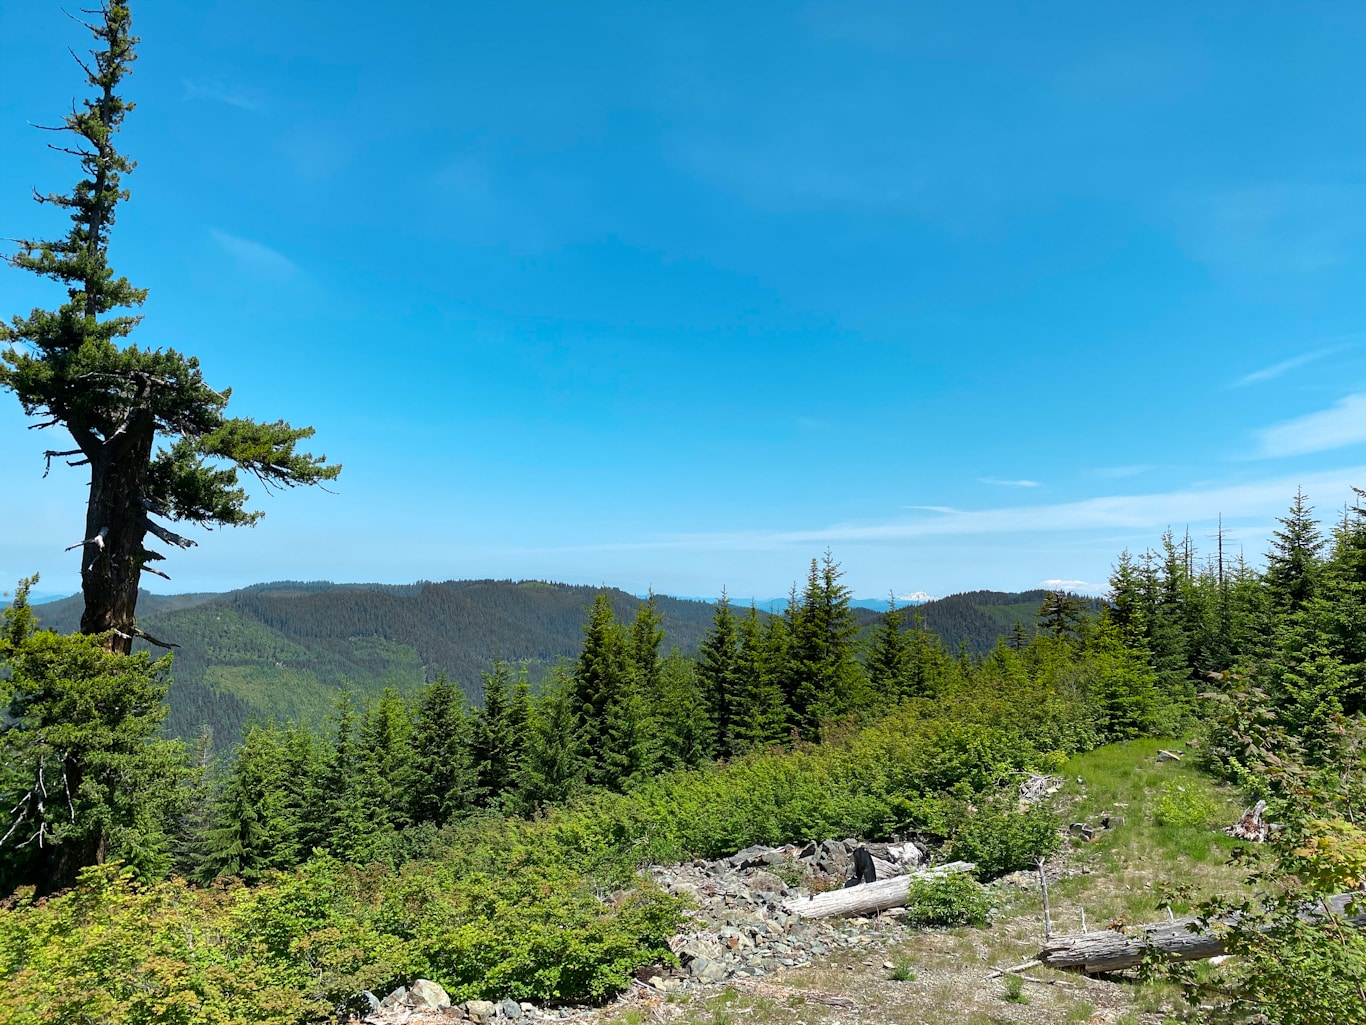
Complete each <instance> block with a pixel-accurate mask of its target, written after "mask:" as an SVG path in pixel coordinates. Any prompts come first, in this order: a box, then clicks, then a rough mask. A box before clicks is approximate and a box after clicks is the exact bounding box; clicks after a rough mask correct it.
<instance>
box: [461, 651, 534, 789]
mask: <svg viewBox="0 0 1366 1025" xmlns="http://www.w3.org/2000/svg"><path fill="white" fill-rule="evenodd" d="M521 676H522V678H521V679H519V680H518V682H517V683H516V684H513V682H512V668H511V667H510V666H509V665H508V664H507V663H506V662H502V661H498V662H495V663H494V664H493V669H492V671H491V672H487V673H485V674H484V705H483V707H482V708H480V709H479V711H477V712H475V714H474V721H473V723H472V724H471V729H470V761H471V762H472V764H473V766H474V778H475V794H476V795H477V796H476V800H477V801H478V802H479V803H480V804H481V805H483V806H484V807H487V808H498V807H501V806H502V803H503V797H504V795H505V794H506V793H508V792H509V791H510V790H512V789H513V788H514V787H515V786H516V783H517V776H518V773H519V771H520V769H521V763H522V756H523V751H524V749H525V746H526V720H527V718H528V716H529V713H530V708H529V691H528V689H527V687H526V680H525V673H523V674H521ZM519 695H520V696H519ZM519 720H520V721H519Z"/></svg>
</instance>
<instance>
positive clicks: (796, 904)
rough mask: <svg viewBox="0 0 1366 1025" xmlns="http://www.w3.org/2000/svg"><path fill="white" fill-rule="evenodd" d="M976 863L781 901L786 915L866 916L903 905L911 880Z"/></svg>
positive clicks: (953, 871)
mask: <svg viewBox="0 0 1366 1025" xmlns="http://www.w3.org/2000/svg"><path fill="white" fill-rule="evenodd" d="M976 867H977V866H976V865H973V864H972V863H970V862H967V861H953V862H949V864H947V865H936V866H935V867H934V868H928V869H922V870H920V871H917V872H912V873H911V874H910V875H904V876H896V877H895V878H892V879H879V880H877V882H873V883H860V884H859V885H857V886H846V887H845V888H844V889H842V890H830V891H828V892H826V893H813V894H811V895H810V896H809V897H793V898H792V899H791V900H788V901H784V902H783V908H784V910H786V911H787V913H788V914H790V915H797V916H799V917H801V918H830V917H832V916H834V915H867V914H872V913H873V912H875V911H887V910H890V909H891V908H904V907H905V906H906V901H907V899H908V897H909V894H910V886H911V880H913V879H941V878H943V877H944V876H947V875H955V874H957V873H960V872H971V871H973V870H974V869H975V868H976Z"/></svg>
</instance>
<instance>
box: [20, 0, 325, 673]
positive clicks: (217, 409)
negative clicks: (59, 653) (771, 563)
mask: <svg viewBox="0 0 1366 1025" xmlns="http://www.w3.org/2000/svg"><path fill="white" fill-rule="evenodd" d="M98 13H99V14H101V15H102V20H100V21H98V22H96V23H93V24H89V25H87V26H86V27H87V28H88V29H89V30H90V32H91V34H92V35H93V36H94V37H95V39H97V40H98V41H99V43H100V44H101V48H100V49H97V50H93V51H91V56H92V57H93V63H86V62H82V61H79V60H78V63H79V64H80V66H81V68H82V70H83V71H84V72H85V76H86V80H87V81H88V83H89V85H90V87H91V88H92V90H93V93H94V95H93V96H92V97H91V98H89V99H86V100H84V101H82V102H81V103H80V104H79V105H76V104H73V106H72V110H71V113H70V114H67V115H66V116H65V117H64V118H63V120H62V124H61V125H59V126H55V127H54V129H53V130H54V131H60V132H66V133H69V134H70V135H72V136H74V142H73V145H72V146H69V147H66V146H54V147H53V148H55V149H58V150H59V151H60V152H63V153H68V154H70V155H72V156H74V157H76V158H77V159H78V160H79V161H80V165H81V169H82V171H83V172H84V174H85V177H84V178H83V179H82V180H81V181H80V182H79V183H77V185H76V186H75V188H74V189H72V191H71V192H69V193H65V194H61V193H52V194H48V195H39V196H36V197H35V198H37V200H38V201H39V202H40V203H50V204H51V205H53V206H54V207H56V208H58V209H60V210H63V211H66V212H67V213H68V215H69V217H70V220H71V229H70V231H69V232H68V234H67V235H66V237H65V238H62V239H57V240H49V241H36V240H27V239H23V240H19V242H18V251H17V252H16V253H14V254H13V255H11V256H10V257H9V263H10V265H11V266H13V267H17V268H19V269H21V270H26V271H30V272H32V273H34V274H37V275H39V276H40V277H44V278H49V279H51V280H54V281H57V282H60V283H61V284H62V285H64V286H65V287H66V290H67V296H68V300H67V302H65V303H64V304H62V305H61V306H60V307H59V308H58V309H57V310H55V311H48V310H38V309H35V310H33V312H32V313H30V314H29V315H28V316H27V317H15V318H14V319H13V320H12V321H11V323H10V324H9V325H4V324H0V344H4V345H5V347H4V348H0V388H4V389H8V390H9V391H12V392H14V394H15V396H16V397H17V398H18V399H19V403H20V405H22V406H23V409H24V412H25V414H27V415H29V416H35V417H39V418H41V419H40V422H39V423H36V424H34V425H33V426H36V427H55V426H58V425H60V426H62V427H64V428H65V429H66V430H67V431H68V432H69V433H70V435H71V439H72V442H73V443H74V446H75V447H74V448H70V449H54V450H50V451H48V452H47V453H46V456H47V462H48V467H49V468H50V467H51V465H52V460H53V459H70V465H72V466H88V467H89V473H90V487H89V492H88V498H87V504H86V525H85V535H84V540H82V541H80V542H78V544H79V545H80V546H81V547H82V549H83V554H82V557H81V589H82V592H83V593H84V596H85V614H84V616H83V617H82V619H81V630H82V632H84V633H88V634H102V635H104V636H105V639H106V643H107V644H108V646H109V647H110V648H111V649H112V650H115V651H119V652H122V653H125V654H126V653H128V652H129V651H130V650H131V646H132V642H133V638H134V637H135V636H137V635H138V634H139V630H138V626H137V620H136V616H135V608H136V604H137V596H138V584H139V582H140V581H141V578H142V574H143V573H144V572H147V573H155V574H157V575H159V576H165V574H164V573H161V572H160V571H159V570H156V569H153V568H152V567H151V566H150V563H151V562H153V561H157V560H160V559H162V558H163V556H162V555H161V554H160V553H158V552H155V551H152V550H149V549H148V548H146V547H145V546H144V539H145V537H146V535H147V534H149V533H150V534H152V535H154V536H155V537H157V538H158V539H160V540H161V541H163V542H165V543H167V544H170V545H176V546H179V547H187V546H189V545H192V544H194V542H193V541H191V540H190V539H189V538H186V537H183V536H181V535H180V534H177V533H175V532H173V531H171V530H169V529H168V528H166V527H165V526H163V525H162V524H161V523H159V522H157V519H154V517H156V518H159V519H163V520H171V521H187V522H190V523H199V524H203V525H206V526H211V525H215V524H225V525H229V526H237V525H241V524H250V523H254V522H256V520H257V519H259V518H260V516H261V514H260V513H259V512H249V511H248V510H247V509H246V501H247V495H246V493H245V491H243V489H242V488H241V487H239V486H238V472H239V471H247V472H249V473H251V474H252V475H254V476H255V477H256V478H257V479H258V480H260V481H261V482H262V484H263V485H264V486H265V487H267V488H271V487H293V486H296V485H309V484H318V483H321V482H324V481H327V480H331V479H333V478H334V477H336V476H337V474H338V472H339V471H340V467H338V466H329V465H327V463H326V457H317V458H315V457H313V456H312V455H309V454H306V453H299V452H296V451H295V450H294V448H295V445H296V444H297V443H298V442H299V441H302V440H303V439H306V438H308V437H311V436H312V434H313V429H312V428H311V427H303V428H294V427H291V426H290V425H289V424H287V423H285V422H284V421H283V420H279V421H275V422H274V423H258V422H256V421H254V420H249V419H246V418H241V417H237V418H228V417H225V416H224V413H223V410H224V408H225V407H226V406H227V403H228V397H229V394H230V389H224V390H222V391H215V390H214V389H212V388H210V387H209V386H208V385H207V384H206V383H205V382H204V379H203V376H202V375H201V373H200V370H199V361H198V360H197V359H195V358H194V357H192V356H184V355H181V354H180V353H178V352H176V351H175V350H173V349H141V348H138V347H137V346H136V345H123V344H122V340H123V339H124V338H126V337H127V336H128V335H129V334H130V333H131V332H132V331H133V329H134V328H135V327H136V326H137V324H138V321H139V320H140V319H141V318H140V317H139V316H137V315H134V314H130V313H117V312H116V311H118V310H121V309H122V310H129V309H136V308H138V307H140V306H142V304H143V302H144V301H145V300H146V298H147V291H146V289H141V288H136V287H134V286H133V285H132V284H130V283H129V281H128V279H127V278H124V277H117V276H116V275H115V273H114V271H113V269H112V268H111V267H110V266H109V261H108V249H109V235H110V229H111V228H112V227H113V224H114V219H115V214H116V212H117V208H118V205H119V203H121V202H123V201H124V200H126V199H127V198H128V191H127V190H126V189H125V188H124V187H123V182H122V179H123V176H124V175H126V174H128V173H129V172H130V171H132V169H133V162H132V161H131V160H129V159H128V158H127V157H126V156H124V155H123V154H121V153H120V152H119V151H118V150H117V149H116V148H115V146H114V142H115V136H116V135H117V134H118V132H119V130H120V129H121V128H122V126H123V120H124V117H125V115H126V114H127V113H128V111H130V110H132V109H133V104H131V103H128V102H127V101H126V100H124V99H123V97H122V96H121V95H120V87H121V83H122V81H123V79H124V77H125V76H126V75H127V74H128V73H129V72H130V71H131V70H132V64H133V61H134V60H135V59H136V58H135V54H134V47H135V46H136V44H137V39H136V38H135V37H134V36H133V35H132V33H131V30H130V26H131V19H130V15H129V9H128V4H127V3H126V2H120V0H110V2H109V3H107V4H105V5H104V6H103V7H102V8H101V10H100V11H99V12H98ZM159 441H161V442H164V443H165V444H164V446H163V447H160V448H158V447H157V446H158V442H159Z"/></svg>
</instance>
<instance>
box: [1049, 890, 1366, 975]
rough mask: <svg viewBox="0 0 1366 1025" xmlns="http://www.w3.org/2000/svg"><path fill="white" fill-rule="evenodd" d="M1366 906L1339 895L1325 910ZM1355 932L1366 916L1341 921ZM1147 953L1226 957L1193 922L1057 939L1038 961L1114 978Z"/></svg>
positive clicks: (1229, 921) (1364, 898) (1216, 935)
mask: <svg viewBox="0 0 1366 1025" xmlns="http://www.w3.org/2000/svg"><path fill="white" fill-rule="evenodd" d="M1354 900H1355V901H1357V902H1359V904H1366V894H1362V893H1359V892H1358V893H1340V894H1338V895H1337V896H1335V897H1329V898H1328V900H1327V904H1328V907H1329V908H1330V909H1331V910H1332V912H1333V913H1334V914H1336V915H1345V914H1346V908H1347V905H1348V903H1350V902H1351V901H1354ZM1316 915H1317V916H1318V917H1322V912H1314V911H1306V912H1305V917H1307V918H1313V917H1315V916H1316ZM1343 920H1344V921H1345V922H1347V923H1348V924H1349V925H1354V926H1356V927H1357V928H1358V929H1360V928H1363V927H1366V910H1358V911H1357V913H1356V914H1355V915H1353V916H1351V917H1346V918H1344V919H1343ZM1216 924H1217V925H1219V926H1224V927H1230V926H1235V925H1237V919H1236V918H1225V919H1217V920H1216ZM1149 950H1157V951H1160V952H1161V953H1163V954H1165V955H1166V956H1167V957H1168V958H1169V959H1171V960H1173V961H1201V960H1203V959H1205V958H1207V957H1216V956H1218V955H1219V954H1222V953H1224V939H1223V930H1222V929H1219V930H1218V931H1217V932H1208V931H1201V930H1200V928H1199V926H1198V925H1197V924H1196V922H1195V919H1193V918H1178V919H1177V920H1176V921H1173V922H1157V923H1154V924H1151V925H1141V926H1136V927H1134V929H1131V930H1129V931H1128V932H1116V931H1114V930H1111V929H1104V930H1101V931H1099V932H1083V933H1072V934H1071V935H1069V936H1057V937H1055V938H1053V939H1052V940H1050V941H1048V942H1047V943H1046V944H1045V945H1044V948H1043V949H1042V950H1041V951H1039V955H1038V960H1039V962H1040V963H1041V964H1043V965H1045V966H1046V967H1048V968H1079V969H1081V970H1082V971H1083V972H1085V973H1087V974H1095V973H1098V972H1118V971H1123V970H1124V969H1125V968H1136V967H1137V966H1138V965H1139V964H1141V963H1142V961H1143V957H1144V955H1145V954H1146V953H1147V952H1148V951H1149Z"/></svg>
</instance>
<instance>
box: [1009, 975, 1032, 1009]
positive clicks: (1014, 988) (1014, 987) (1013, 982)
mask: <svg viewBox="0 0 1366 1025" xmlns="http://www.w3.org/2000/svg"><path fill="white" fill-rule="evenodd" d="M1005 987H1006V990H1005V993H1004V994H1003V997H1004V999H1005V1000H1007V1001H1008V1002H1010V1003H1012V1004H1027V1003H1029V997H1027V996H1025V991H1024V979H1022V978H1020V977H1019V976H1018V975H1007V976H1006V978H1005Z"/></svg>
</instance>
